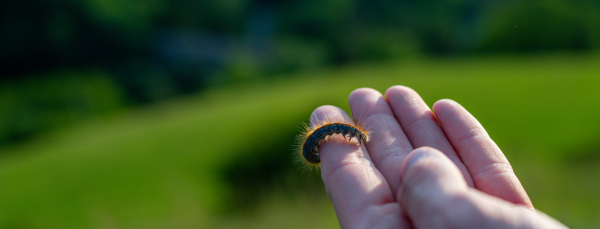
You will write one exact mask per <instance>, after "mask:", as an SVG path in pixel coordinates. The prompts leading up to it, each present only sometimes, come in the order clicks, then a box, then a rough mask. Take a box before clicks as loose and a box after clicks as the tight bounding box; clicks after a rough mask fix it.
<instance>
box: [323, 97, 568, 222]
mask: <svg viewBox="0 0 600 229" xmlns="http://www.w3.org/2000/svg"><path fill="white" fill-rule="evenodd" d="M385 95H386V96H385V98H384V97H383V96H382V95H381V94H380V93H379V92H377V91H375V90H373V89H364V88H363V89H357V90H355V91H354V92H352V93H351V94H350V98H349V102H350V108H351V110H352V113H353V114H354V116H355V117H360V119H361V120H362V124H364V125H365V126H367V127H368V128H369V130H370V132H371V140H370V141H369V142H367V143H365V144H362V145H360V146H357V145H356V144H355V143H352V142H349V141H348V140H346V139H344V138H342V136H339V135H334V136H331V137H330V138H328V140H327V142H326V143H323V144H322V145H321V146H320V149H319V152H320V158H321V177H322V179H323V182H324V183H325V187H326V189H327V193H328V195H329V198H330V199H331V201H332V203H333V206H334V208H335V211H336V214H337V216H338V220H339V222H340V225H341V226H342V228H413V227H415V228H466V227H468V228H520V227H525V228H538V227H539V228H564V227H565V226H564V225H562V224H560V223H559V222H558V221H556V220H554V219H552V218H550V217H548V216H546V215H544V214H543V213H539V212H536V211H535V209H534V208H533V205H532V204H531V201H530V199H529V197H528V196H527V193H526V192H525V190H524V189H523V187H522V186H521V183H520V182H519V180H518V179H517V177H516V175H515V174H514V172H513V170H512V167H511V166H510V164H509V162H508V160H507V159H506V157H505V156H504V154H503V153H502V151H500V149H499V148H498V146H496V144H495V143H494V142H493V141H492V140H491V139H490V138H489V136H488V134H487V133H486V132H485V130H484V129H483V127H482V126H481V125H480V124H479V122H478V121H477V120H476V119H475V118H474V117H473V116H471V114H469V112H467V111H466V110H465V109H464V108H463V107H462V106H460V105H459V104H458V103H456V102H454V101H451V100H440V101H438V102H436V103H435V104H434V105H433V113H435V115H436V116H435V117H434V115H433V113H432V111H431V110H430V109H429V108H428V106H427V105H426V104H425V102H423V100H422V99H421V97H420V96H419V95H418V94H417V93H416V92H415V91H413V90H412V89H410V88H407V87H403V86H394V87H391V88H389V89H388V90H387V92H386V94H385ZM325 117H327V118H329V119H336V118H337V119H343V118H347V117H348V116H347V115H346V114H345V113H344V111H342V110H341V109H339V108H336V107H333V106H322V107H319V108H317V109H316V110H315V111H314V112H313V114H312V116H311V125H313V124H314V123H313V122H312V121H314V120H322V119H325ZM436 117H437V121H439V124H438V122H436ZM419 147H421V148H419ZM415 149H416V150H415Z"/></svg>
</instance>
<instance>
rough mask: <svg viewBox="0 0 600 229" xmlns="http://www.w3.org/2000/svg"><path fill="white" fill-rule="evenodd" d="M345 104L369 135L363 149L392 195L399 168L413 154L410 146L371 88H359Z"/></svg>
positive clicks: (398, 182) (396, 188)
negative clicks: (388, 185)
mask: <svg viewBox="0 0 600 229" xmlns="http://www.w3.org/2000/svg"><path fill="white" fill-rule="evenodd" d="M348 100H349V102H350V109H352V114H353V116H354V117H355V119H357V118H358V119H360V120H361V121H360V123H361V124H363V125H365V126H366V127H367V128H368V129H369V132H370V133H371V140H370V141H369V142H367V143H366V144H365V145H366V147H367V150H368V151H369V155H370V156H371V159H373V162H374V164H375V167H376V168H377V169H378V170H379V171H381V173H382V174H383V176H384V177H385V178H386V180H387V181H388V182H389V184H390V185H391V189H392V192H394V193H395V192H396V190H398V188H399V187H400V183H401V180H400V179H401V178H400V176H398V174H399V173H400V165H401V164H402V161H404V158H405V157H406V155H408V153H410V151H412V150H413V147H412V145H411V144H410V142H409V141H408V138H407V137H406V135H405V134H404V131H403V130H402V127H400V124H398V121H396V119H395V118H394V113H393V112H392V109H391V108H390V106H389V105H388V103H387V102H386V101H385V99H384V98H383V96H382V95H381V93H379V92H378V91H375V90H373V89H370V88H360V89H356V90H354V91H353V92H352V93H350V97H349V99H348Z"/></svg>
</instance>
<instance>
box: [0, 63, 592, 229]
mask: <svg viewBox="0 0 600 229" xmlns="http://www.w3.org/2000/svg"><path fill="white" fill-rule="evenodd" d="M599 62H600V56H598V55H576V54H568V55H558V54H557V55H546V56H543V55H539V56H522V57H515V56H492V57H473V58H461V59H449V58H447V59H432V60H422V61H421V60H419V61H414V62H400V63H395V62H390V63H378V64H360V65H350V66H346V67H340V68H335V69H329V70H322V71H319V72H310V73H302V74H296V75H287V76H282V77H280V78H278V79H274V80H270V81H268V82H266V81H261V82H252V83H250V84H248V85H246V86H242V85H239V86H233V87H228V88H219V89H212V90H209V91H205V92H203V93H200V94H198V95H195V96H191V97H186V98H180V99H176V100H171V101H165V102H162V103H160V104H155V105H151V106H148V107H142V108H137V109H131V110H128V111H126V112H124V113H122V114H119V115H115V116H113V117H110V118H105V119H102V120H91V121H89V122H86V123H77V124H73V126H71V127H69V128H65V129H63V130H61V131H55V132H52V133H48V134H46V135H44V136H41V137H39V138H37V139H34V140H31V141H29V142H24V143H22V144H17V145H10V146H5V147H3V148H0V228H214V227H226V228H239V227H244V228H265V227H271V228H293V227H302V228H304V227H307V226H311V227H313V226H316V227H321V228H331V227H336V225H337V221H336V219H335V214H334V212H333V207H332V206H331V204H330V203H328V200H327V197H326V195H325V193H324V188H323V187H322V185H321V184H318V183H315V182H312V181H311V179H312V180H314V179H318V174H316V173H314V172H312V173H311V172H308V173H307V172H304V173H303V172H301V171H298V170H297V168H298V167H296V166H293V165H291V164H290V163H288V162H289V161H291V160H292V153H291V149H292V146H291V143H292V136H293V133H295V132H296V131H297V130H298V129H297V127H298V126H300V122H301V121H307V120H308V117H309V115H310V112H311V111H312V110H313V109H314V108H316V107H317V106H319V105H324V104H332V105H337V106H340V107H342V108H343V109H345V110H347V111H348V105H347V97H348V94H349V93H350V92H351V91H352V90H354V89H356V88H358V87H372V88H375V89H377V90H379V91H381V92H384V91H385V90H386V89H387V88H388V87H390V86H392V85H399V84H401V85H407V86H410V87H412V88H414V89H415V90H416V91H417V92H419V93H420V94H421V95H422V97H423V98H424V99H425V101H426V102H427V103H428V104H430V105H431V104H433V103H434V102H435V101H437V100H439V99H442V98H450V99H454V100H456V101H458V102H459V103H461V104H462V105H463V106H465V107H466V108H467V109H468V110H469V111H471V113H473V114H474V115H475V117H477V118H478V119H479V121H480V122H481V123H482V124H483V125H484V127H486V129H487V130H488V132H489V133H490V135H491V137H492V138H493V139H494V140H495V141H496V142H497V143H498V144H499V146H500V147H501V148H502V149H503V150H504V152H505V154H506V155H507V157H508V159H509V160H510V161H511V163H512V164H513V166H514V169H515V172H516V173H517V175H518V176H519V177H520V179H521V181H522V182H523V185H524V186H525V188H526V190H527V191H528V193H529V195H530V197H531V198H532V200H533V202H534V205H535V206H536V207H537V208H538V209H540V210H542V211H545V212H546V213H548V214H549V215H551V216H553V217H555V218H557V219H559V220H561V221H562V222H564V223H566V224H567V225H569V226H572V227H589V228H594V227H600V198H599V197H598V196H597V193H598V191H599V190H600V182H598V178H597V177H599V176H600V166H598V165H600V143H599V141H598V139H600V128H599V127H600V120H599V119H598V118H597V117H598V115H597V114H598V112H599V111H600V93H599V92H598V88H600V77H598V76H599V73H600V65H598V64H597V63H599ZM282 165H283V166H282ZM305 178H306V179H305ZM298 180H301V181H298ZM304 186H308V187H304ZM244 201H245V202H244Z"/></svg>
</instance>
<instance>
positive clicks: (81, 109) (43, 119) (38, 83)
mask: <svg viewBox="0 0 600 229" xmlns="http://www.w3.org/2000/svg"><path fill="white" fill-rule="evenodd" d="M36 77H37V78H30V77H24V78H25V79H24V80H19V81H13V82H10V83H4V84H2V85H1V86H0V114H2V115H0V143H7V142H9V141H13V142H14V141H19V140H24V139H26V138H28V137H30V136H32V135H35V134H39V133H40V132H43V131H47V130H50V129H53V128H55V127H58V126H64V125H67V126H68V125H76V123H78V122H80V121H81V120H84V119H89V118H101V117H104V116H106V115H107V114H109V113H111V112H113V111H115V110H117V109H119V108H121V107H122V106H123V95H122V94H121V91H120V90H119V89H118V88H117V87H116V86H115V85H114V83H113V82H111V81H110V80H109V79H110V78H109V77H108V75H107V74H106V73H104V72H102V71H97V70H88V71H59V72H56V73H53V74H49V75H43V76H36Z"/></svg>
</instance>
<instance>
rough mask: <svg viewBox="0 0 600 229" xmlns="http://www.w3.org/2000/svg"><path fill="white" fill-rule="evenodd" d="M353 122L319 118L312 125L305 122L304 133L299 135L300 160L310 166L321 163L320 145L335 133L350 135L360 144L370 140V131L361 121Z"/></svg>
mask: <svg viewBox="0 0 600 229" xmlns="http://www.w3.org/2000/svg"><path fill="white" fill-rule="evenodd" d="M356 123H357V124H353V123H352V121H350V120H348V119H346V118H344V119H341V120H340V119H337V120H334V119H330V118H325V119H324V120H317V121H316V122H314V125H313V126H312V127H311V126H310V125H308V124H303V130H302V133H300V134H299V135H298V136H297V140H298V148H299V149H298V157H299V158H300V159H299V161H302V162H305V164H307V165H309V166H310V167H315V166H318V165H319V164H320V163H321V157H320V153H319V147H320V146H321V144H323V143H325V142H326V141H327V138H328V137H329V136H331V135H334V134H341V135H342V137H344V139H345V138H346V137H349V138H348V140H349V141H352V138H356V139H357V140H358V144H361V143H365V142H368V141H369V137H370V134H369V131H368V130H367V128H364V127H363V126H362V125H361V122H360V121H357V122H356Z"/></svg>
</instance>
